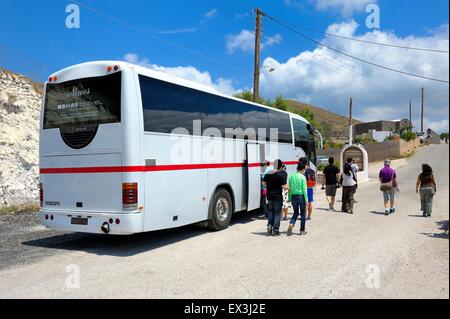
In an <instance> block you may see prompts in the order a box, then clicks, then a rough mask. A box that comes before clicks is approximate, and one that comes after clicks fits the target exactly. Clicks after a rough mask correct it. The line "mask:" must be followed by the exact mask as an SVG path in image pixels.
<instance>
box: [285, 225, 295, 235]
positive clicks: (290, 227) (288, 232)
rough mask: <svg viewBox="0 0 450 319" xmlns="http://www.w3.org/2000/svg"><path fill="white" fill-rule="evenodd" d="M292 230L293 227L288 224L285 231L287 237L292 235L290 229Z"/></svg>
mask: <svg viewBox="0 0 450 319" xmlns="http://www.w3.org/2000/svg"><path fill="white" fill-rule="evenodd" d="M293 228H294V225H292V224H289V227H288V229H287V235H288V236H291V235H292V229H293Z"/></svg>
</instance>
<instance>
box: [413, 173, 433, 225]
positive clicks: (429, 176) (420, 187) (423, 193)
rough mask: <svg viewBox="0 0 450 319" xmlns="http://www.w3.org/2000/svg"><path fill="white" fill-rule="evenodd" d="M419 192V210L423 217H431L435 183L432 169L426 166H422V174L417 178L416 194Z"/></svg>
mask: <svg viewBox="0 0 450 319" xmlns="http://www.w3.org/2000/svg"><path fill="white" fill-rule="evenodd" d="M419 192H420V210H421V211H422V213H423V217H431V212H432V210H433V197H434V194H435V193H436V181H435V179H434V175H433V169H432V168H431V166H430V165H428V164H422V173H420V174H419V176H417V182H416V193H419Z"/></svg>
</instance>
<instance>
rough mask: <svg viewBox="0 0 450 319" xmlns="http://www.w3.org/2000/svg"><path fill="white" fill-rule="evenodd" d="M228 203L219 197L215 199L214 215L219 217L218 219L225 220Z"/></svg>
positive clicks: (227, 212) (228, 209)
mask: <svg viewBox="0 0 450 319" xmlns="http://www.w3.org/2000/svg"><path fill="white" fill-rule="evenodd" d="M229 207H230V205H229V204H228V201H227V200H226V199H225V198H224V197H221V198H219V199H218V200H217V203H216V215H217V217H218V218H219V220H220V221H222V222H223V221H225V220H226V219H227V217H228V214H229V211H230V208H229Z"/></svg>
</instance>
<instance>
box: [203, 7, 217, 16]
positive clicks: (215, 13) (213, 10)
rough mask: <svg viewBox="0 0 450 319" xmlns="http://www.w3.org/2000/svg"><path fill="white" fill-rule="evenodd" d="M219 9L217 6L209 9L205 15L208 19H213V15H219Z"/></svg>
mask: <svg viewBox="0 0 450 319" xmlns="http://www.w3.org/2000/svg"><path fill="white" fill-rule="evenodd" d="M217 12H218V10H217V9H216V8H214V9H211V10H209V11H208V12H206V13H205V14H204V15H203V17H204V18H206V19H211V18H212V17H215V16H216V15H217Z"/></svg>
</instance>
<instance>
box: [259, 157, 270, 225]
mask: <svg viewBox="0 0 450 319" xmlns="http://www.w3.org/2000/svg"><path fill="white" fill-rule="evenodd" d="M271 170H273V167H270V162H265V163H264V164H263V166H262V168H261V171H262V173H261V210H262V212H263V213H264V216H265V217H266V218H268V216H269V215H268V210H269V208H268V202H267V188H266V185H265V183H264V181H263V180H264V176H265V175H266V174H267V172H270V171H271Z"/></svg>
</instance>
